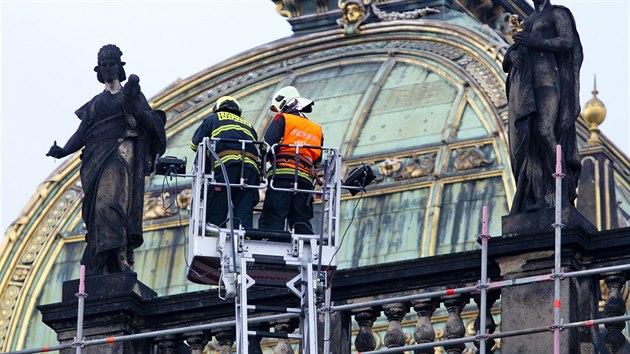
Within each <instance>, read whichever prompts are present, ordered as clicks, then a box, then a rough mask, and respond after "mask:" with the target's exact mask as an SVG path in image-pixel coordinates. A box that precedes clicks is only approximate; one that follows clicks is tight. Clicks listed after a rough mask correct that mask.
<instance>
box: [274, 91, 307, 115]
mask: <svg viewBox="0 0 630 354" xmlns="http://www.w3.org/2000/svg"><path fill="white" fill-rule="evenodd" d="M311 104H313V101H312V100H309V99H308V98H304V97H302V96H300V93H299V92H298V90H297V89H296V88H295V87H293V86H285V87H283V88H281V89H280V90H278V92H276V93H275V94H274V95H273V97H272V98H271V106H270V107H269V109H270V110H272V111H274V112H280V111H282V110H283V109H284V108H285V107H291V108H295V109H297V110H298V111H300V110H302V109H303V108H306V107H308V106H309V105H311Z"/></svg>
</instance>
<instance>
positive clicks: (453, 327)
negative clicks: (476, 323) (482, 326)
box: [444, 295, 468, 354]
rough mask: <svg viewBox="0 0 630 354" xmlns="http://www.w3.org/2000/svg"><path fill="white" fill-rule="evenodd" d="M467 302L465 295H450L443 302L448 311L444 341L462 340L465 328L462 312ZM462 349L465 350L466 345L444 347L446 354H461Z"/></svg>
mask: <svg viewBox="0 0 630 354" xmlns="http://www.w3.org/2000/svg"><path fill="white" fill-rule="evenodd" d="M467 302H468V297H467V296H465V295H452V296H448V297H446V299H445V300H444V306H446V310H447V311H448V319H447V320H446V325H445V326H444V337H445V338H446V339H456V338H462V337H463V336H464V335H465V334H466V327H465V326H464V321H463V320H462V310H463V309H464V306H466V303H467ZM464 349H466V345H465V344H463V343H462V344H453V345H445V346H444V350H445V351H446V353H447V354H461V353H462V352H463V351H464Z"/></svg>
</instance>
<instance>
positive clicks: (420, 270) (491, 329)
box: [40, 229, 630, 354]
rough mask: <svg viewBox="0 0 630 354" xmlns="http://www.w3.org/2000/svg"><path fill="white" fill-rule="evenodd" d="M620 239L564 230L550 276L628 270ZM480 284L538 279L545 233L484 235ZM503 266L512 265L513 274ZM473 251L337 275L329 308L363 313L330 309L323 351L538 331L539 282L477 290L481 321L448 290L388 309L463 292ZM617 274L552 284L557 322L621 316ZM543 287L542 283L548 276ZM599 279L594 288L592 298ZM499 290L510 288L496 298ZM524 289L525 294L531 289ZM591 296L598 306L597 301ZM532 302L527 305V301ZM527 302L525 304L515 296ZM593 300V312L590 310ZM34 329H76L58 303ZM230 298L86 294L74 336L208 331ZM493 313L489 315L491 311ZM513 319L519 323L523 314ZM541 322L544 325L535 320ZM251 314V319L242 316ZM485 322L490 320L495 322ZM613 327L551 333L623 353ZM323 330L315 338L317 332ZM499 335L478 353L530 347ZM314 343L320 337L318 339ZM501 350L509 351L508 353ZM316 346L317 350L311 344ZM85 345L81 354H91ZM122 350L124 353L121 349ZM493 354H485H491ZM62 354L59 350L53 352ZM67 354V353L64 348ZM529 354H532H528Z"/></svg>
mask: <svg viewBox="0 0 630 354" xmlns="http://www.w3.org/2000/svg"><path fill="white" fill-rule="evenodd" d="M627 232H628V230H627V229H626V230H614V231H606V232H602V233H598V234H596V235H585V234H583V233H581V232H579V231H574V232H571V231H570V230H569V231H566V232H565V234H564V235H563V244H562V248H563V253H562V267H563V269H564V272H571V271H574V270H585V269H596V268H601V267H607V266H614V265H621V264H629V263H630V255H628V254H627V253H628V252H627V251H626V250H627V249H629V248H628V247H629V246H630V240H628V237H627ZM490 245H491V247H490V251H489V262H488V264H489V268H488V277H489V278H490V281H491V282H496V281H500V280H509V279H522V278H523V277H529V276H537V275H541V274H550V272H551V270H552V269H553V253H552V252H551V253H550V252H549V250H550V249H553V235H552V234H548V235H547V234H545V235H534V236H532V237H529V238H528V239H523V238H520V239H519V238H504V237H503V238H493V239H492V240H491V242H490ZM515 260H519V262H517V263H518V267H515V266H514V264H516V263H515V262H516V261H515ZM479 268H480V252H479V251H478V250H477V251H469V252H462V253H454V254H450V255H444V256H436V257H427V258H421V259H414V260H408V261H401V262H396V263H389V264H381V265H378V266H374V267H361V268H356V269H347V270H346V269H344V270H339V271H337V273H336V274H335V278H334V279H335V280H334V284H333V291H332V295H333V308H334V307H335V306H344V305H351V304H357V305H356V306H359V305H361V304H366V305H365V306H363V307H355V308H353V309H350V310H340V311H335V312H334V313H333V316H332V332H331V333H330V338H326V339H325V340H327V341H328V342H329V344H330V348H331V350H330V351H331V353H335V354H347V353H353V352H366V351H371V350H378V349H384V348H401V347H405V346H409V345H413V344H424V343H432V342H434V341H436V340H438V341H439V340H446V339H458V338H463V337H471V336H472V337H474V336H475V332H477V331H478V330H479V327H480V323H481V321H485V325H486V333H487V334H492V333H496V332H499V329H500V330H501V331H506V328H507V326H511V327H510V328H509V330H512V329H524V328H528V327H532V326H531V325H530V322H529V320H531V319H528V318H526V317H527V313H530V314H532V315H533V314H536V315H537V316H538V317H540V318H541V319H542V320H541V319H539V320H538V324H537V325H538V326H550V325H551V321H550V320H549V318H552V317H550V316H551V313H552V307H551V303H550V302H547V301H546V300H540V301H538V302H536V301H535V300H537V299H536V297H537V296H540V298H541V299H543V298H544V294H543V293H541V292H539V291H540V289H543V290H544V291H546V290H545V289H547V288H546V286H549V287H552V286H553V282H552V281H551V280H549V281H545V282H542V283H536V284H537V285H536V286H537V287H534V285H533V284H523V285H517V286H511V287H509V288H503V289H497V288H490V289H489V290H488V292H487V303H486V318H485V319H481V318H479V306H480V305H481V301H480V294H479V292H478V291H477V292H472V293H465V294H460V293H457V294H455V293H453V292H451V293H449V294H447V295H444V296H438V297H434V298H422V299H412V300H404V301H401V300H397V299H401V298H405V297H409V296H410V295H414V294H421V293H427V292H436V291H438V290H445V289H454V288H462V287H471V286H473V287H474V286H475V285H477V284H478V283H479V277H480V274H481V273H480V269H479ZM629 274H630V273H629V272H625V271H621V272H606V273H602V274H596V275H589V276H585V277H580V278H571V279H564V280H562V282H563V284H565V285H564V287H563V298H562V299H563V304H565V305H563V306H564V309H565V312H563V321H564V322H565V323H569V322H577V321H584V320H588V319H593V318H606V317H615V316H620V315H624V314H625V313H626V302H625V301H626V300H625V298H624V286H625V284H626V281H627V280H628V278H629ZM550 279H551V277H550ZM600 281H602V282H603V283H604V284H605V286H604V289H603V290H604V291H600V290H599V284H600ZM507 289H510V291H507ZM532 289H535V290H536V291H537V292H531V291H532ZM601 294H604V295H603V298H601ZM531 297H534V298H533V299H530V298H531ZM248 298H249V300H250V302H251V303H253V304H268V303H273V304H274V305H276V306H295V303H293V302H294V301H296V298H295V296H289V295H288V293H287V292H286V291H284V290H278V289H275V290H268V289H253V290H252V291H251V292H250V293H249V296H248ZM388 298H394V299H393V300H392V302H390V303H384V304H379V305H377V306H372V305H369V304H370V301H372V300H379V299H388ZM526 298H527V299H530V300H532V304H534V305H532V304H530V303H529V302H527V301H523V299H526ZM600 301H601V302H602V304H604V305H603V308H598V306H597V304H598V303H600ZM522 306H526V308H524V309H522V308H521V310H522V311H524V312H520V313H518V315H519V316H520V317H519V316H513V315H512V316H510V315H509V313H508V312H506V309H509V308H513V307H522ZM40 310H41V312H42V314H43V321H44V322H45V323H47V324H48V325H49V326H51V327H52V328H53V329H55V330H56V331H57V333H58V338H59V340H60V342H62V343H69V342H72V341H73V336H74V333H75V326H76V299H64V302H61V303H58V304H51V305H44V306H40ZM233 311H234V304H233V302H232V301H229V300H228V301H224V300H220V299H219V298H218V297H217V294H216V291H215V290H212V289H211V290H207V291H201V292H195V293H186V294H179V295H173V296H168V297H147V298H143V297H142V296H141V294H138V293H136V292H133V291H129V292H127V293H119V294H116V295H115V296H110V297H106V296H101V297H99V296H90V297H88V299H87V300H86V308H85V313H86V316H85V319H84V322H85V326H86V327H85V335H86V337H87V339H90V338H101V337H104V336H120V335H125V334H132V333H144V332H152V331H159V330H164V329H173V328H183V327H189V326H193V327H194V326H195V325H202V324H208V323H220V322H225V321H229V320H232V319H233ZM499 311H501V312H499ZM523 313H525V315H523ZM547 315H549V316H548V317H545V316H547ZM252 316H255V315H252ZM495 319H496V320H498V319H500V321H501V323H500V324H499V325H498V324H497V323H496V322H495ZM624 328H625V322H623V321H620V322H612V323H607V324H606V325H605V326H600V327H593V328H584V329H582V330H578V329H567V330H565V331H563V337H562V340H563V351H562V353H576V352H580V353H593V354H594V353H609V354H617V353H624V352H625V350H627V349H628V344H627V338H626V337H625V336H624V334H623V330H624ZM250 329H255V330H259V331H263V332H265V331H269V330H271V331H275V332H280V333H287V334H288V333H295V332H298V331H299V328H298V325H297V322H296V321H295V320H284V321H276V322H271V323H257V324H252V325H250ZM322 333H323V331H322ZM540 335H541V336H543V337H541V338H549V339H550V338H551V337H552V335H551V332H550V331H549V332H548V333H541V334H540ZM512 338H520V339H521V341H520V342H519V341H512V342H510V340H508V338H501V340H495V339H486V353H493V350H497V349H498V348H499V347H500V348H501V350H502V351H503V352H516V351H511V350H512V349H506V348H518V347H519V346H520V345H522V342H523V340H524V341H525V344H526V345H529V346H530V347H532V348H535V347H536V345H537V341H532V340H530V341H529V342H527V337H526V336H521V337H510V339H512ZM320 340H321V341H323V340H324V338H323V337H322V338H320ZM235 343H236V330H235V328H234V327H233V326H232V327H222V328H213V329H209V330H189V331H187V332H184V333H180V334H175V335H173V334H169V335H163V336H156V337H152V338H150V339H146V340H137V341H134V342H132V343H131V346H132V347H133V349H123V350H122V351H121V352H122V353H127V350H130V351H129V353H131V352H143V353H144V352H146V353H156V354H158V353H160V354H161V353H169V354H170V353H173V354H181V353H196V354H201V353H202V352H204V350H206V351H207V352H209V353H221V354H227V353H233V352H235ZM296 343H297V342H296V341H295V340H294V339H291V340H289V339H268V338H260V337H255V336H252V337H250V339H249V348H248V353H251V354H257V353H274V354H276V353H277V354H280V353H282V354H284V353H297V352H299V349H298V348H297V344H296ZM510 345H512V346H513V347H508V346H510ZM320 347H322V346H321V345H320ZM90 348H91V347H87V348H85V350H84V352H85V353H88V354H90V353H97V352H102V351H99V349H94V351H91V350H90ZM125 348H127V347H125ZM478 348H479V342H471V343H469V344H451V345H443V346H442V345H439V343H438V345H437V346H436V348H422V349H416V350H414V351H413V352H414V353H446V354H472V353H476V352H478ZM493 348H494V349H493ZM61 352H62V353H63V354H66V353H71V351H70V350H67V351H61ZM72 352H74V350H72ZM531 352H534V351H531Z"/></svg>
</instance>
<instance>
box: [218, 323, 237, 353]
mask: <svg viewBox="0 0 630 354" xmlns="http://www.w3.org/2000/svg"><path fill="white" fill-rule="evenodd" d="M214 338H216V340H217V342H219V353H220V354H232V346H233V345H234V342H235V341H236V331H235V328H233V327H231V328H219V329H217V330H215V332H214ZM237 349H238V348H237Z"/></svg>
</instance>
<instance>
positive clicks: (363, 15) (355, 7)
mask: <svg viewBox="0 0 630 354" xmlns="http://www.w3.org/2000/svg"><path fill="white" fill-rule="evenodd" d="M370 2H371V0H346V1H343V2H342V1H339V3H338V6H339V8H340V9H341V18H340V19H338V20H337V24H338V25H340V26H342V27H343V29H344V32H345V34H357V33H359V26H360V25H361V23H363V21H365V19H367V18H368V16H370V11H369V8H368V7H367V6H366V5H369V4H370Z"/></svg>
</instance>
